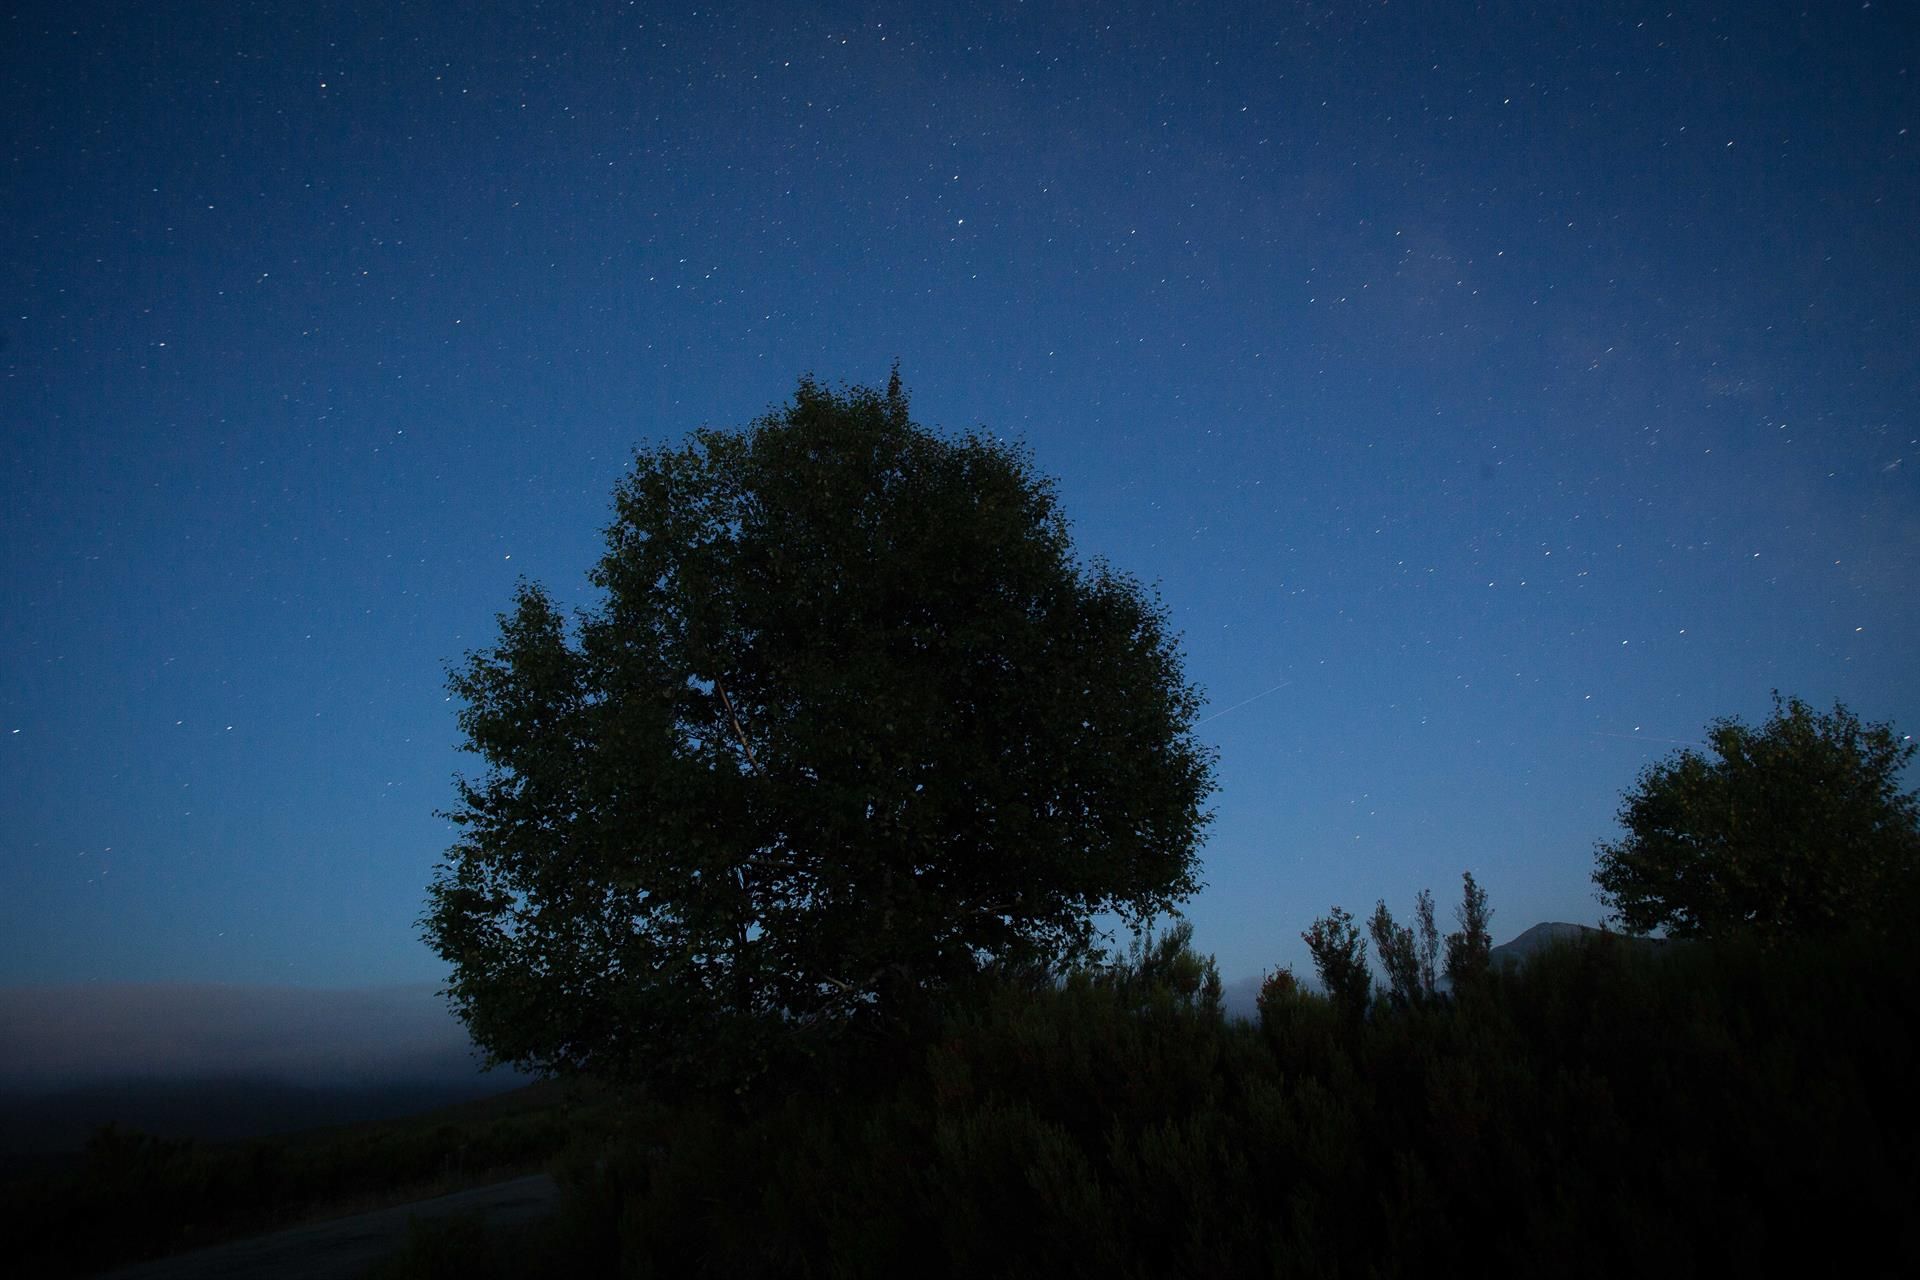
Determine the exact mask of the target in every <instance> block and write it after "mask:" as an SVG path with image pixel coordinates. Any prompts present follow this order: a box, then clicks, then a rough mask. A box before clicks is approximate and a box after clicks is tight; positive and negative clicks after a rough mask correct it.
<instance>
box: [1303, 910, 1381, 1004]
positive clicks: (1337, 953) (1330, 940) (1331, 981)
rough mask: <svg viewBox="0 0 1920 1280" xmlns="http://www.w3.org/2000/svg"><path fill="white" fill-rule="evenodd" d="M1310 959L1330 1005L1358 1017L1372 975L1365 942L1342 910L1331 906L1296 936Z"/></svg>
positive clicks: (1366, 1000) (1368, 993)
mask: <svg viewBox="0 0 1920 1280" xmlns="http://www.w3.org/2000/svg"><path fill="white" fill-rule="evenodd" d="M1300 938H1301V941H1303V942H1305V943H1306V944H1307V951H1308V952H1309V953H1310V954H1311V955H1312V956H1313V969H1314V972H1315V973H1317V974H1319V975H1320V985H1321V986H1322V987H1324V988H1325V989H1326V992H1327V995H1328V997H1329V998H1331V999H1332V1001H1333V1003H1334V1004H1335V1005H1336V1006H1337V1007H1339V1008H1340V1009H1342V1010H1345V1011H1346V1013H1347V1014H1348V1015H1349V1016H1351V1017H1355V1018H1358V1017H1361V1016H1362V1015H1364V1014H1365V1013H1366V1010H1367V1005H1368V1003H1369V1002H1370V1001H1371V1000H1372V998H1373V973H1372V971H1371V970H1370V969H1368V967H1367V943H1366V940H1365V939H1364V938H1362V937H1361V936H1360V929H1359V926H1357V925H1355V924H1354V923H1353V916H1352V915H1351V914H1349V913H1348V911H1347V909H1346V908H1345V907H1334V908H1332V909H1331V910H1329V911H1328V912H1327V914H1326V915H1324V916H1321V917H1320V918H1319V919H1317V920H1315V921H1314V922H1313V923H1312V924H1311V925H1309V926H1308V927H1307V928H1306V930H1305V931H1304V932H1303V933H1301V935H1300Z"/></svg>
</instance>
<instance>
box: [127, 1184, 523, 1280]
mask: <svg viewBox="0 0 1920 1280" xmlns="http://www.w3.org/2000/svg"><path fill="white" fill-rule="evenodd" d="M559 1194H560V1189H559V1188H558V1187H556V1186H554V1184H553V1179H552V1178H550V1177H548V1176H547V1175H546V1174H544V1173H536V1174H531V1175H529V1176H527V1177H524V1178H515V1179H514V1180H513V1181H511V1182H496V1183H494V1184H493V1185H492V1186H489V1187H475V1188H473V1189H472V1190H470V1191H456V1192H454V1193H453V1194H452V1195H446V1196H438V1197H436V1198H434V1199H432V1200H416V1201H414V1202H413V1203H412V1204H403V1205H396V1206H394V1207H393V1208H391V1209H381V1210H379V1211H378V1212H375V1213H362V1214H356V1215H355V1216H353V1217H351V1218H336V1219H334V1220H333V1221H332V1222H317V1223H314V1224H313V1225H311V1226H306V1227H295V1228H293V1229H292V1230H289V1231H279V1232H275V1233H274V1234H273V1235H270V1236H255V1237H253V1238H252V1239H250V1240H234V1241H230V1242H229V1243H227V1244H222V1245H215V1246H214V1247H213V1248H211V1249H199V1250H196V1251H194V1252H193V1253H182V1254H178V1255H176V1256H174V1257H171V1258H161V1259H158V1260H156V1261H154V1262H142V1263H139V1264H137V1265H135V1266H131V1267H123V1268H121V1269H120V1270H118V1271H109V1272H107V1273H106V1274H105V1275H104V1276H103V1277H101V1280H254V1278H255V1277H258V1278H259V1280H269V1278H271V1280H354V1278H355V1277H358V1276H359V1275H360V1274H361V1273H363V1272H364V1271H366V1269H367V1268H368V1267H370V1266H372V1265H373V1264H374V1263H376V1262H378V1261H380V1260H381V1259H382V1258H385V1257H387V1256H388V1255H390V1254H392V1253H393V1252H394V1251H395V1250H397V1249H398V1248H399V1247H400V1245H401V1244H402V1243H403V1242H404V1241H405V1240H406V1238H407V1220H408V1219H409V1218H444V1217H447V1216H449V1215H452V1214H456V1213H475V1212H478V1213H480V1214H482V1215H483V1216H484V1217H485V1218H486V1221H487V1222H488V1224H489V1225H495V1226H506V1225H511V1224H513V1223H516V1222H527V1221H529V1220H531V1219H533V1218H537V1217H540V1216H541V1215H542V1214H545V1213H547V1212H548V1211H549V1210H551V1209H552V1208H553V1206H554V1202H555V1200H556V1199H558V1197H559Z"/></svg>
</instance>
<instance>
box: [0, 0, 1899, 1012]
mask: <svg viewBox="0 0 1920 1280" xmlns="http://www.w3.org/2000/svg"><path fill="white" fill-rule="evenodd" d="M1917 37H1920V22H1916V20H1915V16H1914V11H1913V8H1912V6H1911V5H1909V4H1907V3H1904V2H1901V3H1876V4H1871V5H1862V4H1857V3H1843V4H1833V5H1826V4H1800V5H1793V6H1780V5H1776V4H1773V3H1770V2H1769V0H1743V2H1741V3H1699V4H1689V5H1685V6H1677V7H1675V8H1674V9H1673V11H1669V10H1668V8H1666V7H1664V6H1661V5H1650V4H1612V3H1596V4H1581V5H1563V4H1542V5H1538V6H1522V5H1516V4H1503V3H1485V4H1481V5H1478V6H1468V5H1421V4H1411V3H1391V4H1367V3H1359V2H1357V0H1356V2H1354V3H1346V2H1340V3H1315V4H1285V3H1274V4H1250V5H1245V6H1233V5H1225V4H1220V5H1215V4H1209V5H1205V6H1200V5H1193V6H1170V5H1161V6H1157V7H1147V6H1138V5H1132V4H1127V3H1110V2H1105V0H1103V2H1101V3H1086V4H1077V3H1046V4H1038V3H1036V4H1020V3H1013V2H1011V0H1005V2H1001V3H988V4H967V5H951V4H920V3H888V4H841V3H825V4H813V5H806V6H801V5H758V4H755V5H748V4H742V5H733V4H718V5H714V6H712V7H708V6H706V5H699V6H697V7H695V6H693V5H676V6H673V7H667V6H655V5H632V6H624V7H623V6H615V5H580V6H573V5H567V4H545V5H524V6H508V5H472V4H459V5H455V4H449V3H407V2H404V0H403V2H399V3H393V4H380V5H371V4H369V5H344V4H338V3H316V4H312V5H287V4H276V3H264V2H263V3H256V4H241V3H230V2H227V0H208V2H206V3H195V4H192V5H146V4H106V3H83V4H79V5H74V4H70V3H62V4H57V5H55V4H48V5H31V4H30V5H24V6H15V7H13V8H12V9H11V10H10V11H9V12H7V14H6V15H5V16H4V19H3V20H0V110H4V118H5V121H6V125H7V128H6V135H5V136H6V144H5V163H6V173H5V180H4V182H0V229H3V231H0V259H3V260H0V299H3V301H4V310H3V311H0V465H3V466H4V486H5V487H4V491H3V492H0V497H3V498H4V502H3V503H0V574H3V575H4V578H3V585H4V597H3V600H4V603H3V604H0V805H3V806H4V817H5V820H4V823H0V889H3V890H4V892H0V982H4V983H47V982H106V981H134V980H139V981H154V982H209V981H216V982H249V983H252V982H265V983H286V984H294V985H309V986H324V985H335V986H341V985H354V984H373V983H389V982H391V983H399V982H409V983H417V982H423V981H433V980H436V979H438V978H439V977H441V976H442V974H443V967H442V965H441V963H440V962H439V961H438V960H437V959H436V958H435V957H434V956H433V955H432V954H431V953H430V952H429V951H428V950H427V949H426V947H425V946H424V944H422V943H421V942H420V941H419V940H418V937H417V933H416V930H415V925H414V922H415V919H416V917H417V916H418V914H419V912H420V910H421V909H422V906H423V894H424V887H425V885H426V883H427V880H428V878H429V875H430V873H431V869H432V866H433V864H434V863H435V862H436V861H437V859H438V858H439V857H440V855H441V852H442V851H443V850H444V849H445V847H446V846H447V844H448V843H449V840H450V836H449V828H448V826H447V824H446V822H445V821H444V819H442V818H439V817H437V816H436V812H435V811H436V810H437V809H440V808H443V807H447V806H449V805H450V804H451V803H452V800H453V789H452V777H453V775H454V774H455V772H456V771H459V770H461V769H466V768H473V767H476V765H477V762H475V761H473V760H472V759H471V758H470V757H464V756H462V755H461V754H460V753H459V752H458V750H457V742H458V733H457V730H456V727H455V724H454V711H455V706H454V704H452V703H450V702H449V701H448V700H447V694H446V691H445V688H444V673H445V668H446V665H447V664H448V663H449V662H452V661H456V660H458V658H459V657H460V655H461V654H462V653H464V652H465V651H467V650H468V649H471V648H473V647H475V646H477V645H481V644H484V643H486V642H487V640H488V639H489V637H490V636H491V634H492V629H493V625H494V624H493V618H494V615H495V614H496V613H497V612H498V611H499V610H501V609H503V608H505V607H506V606H507V604H508V602H509V599H510V595H511V592H512V589H513V585H514V583H515V581H516V579H518V578H519V577H521V576H522V575H525V576H527V577H530V578H532V579H535V580H537V581H540V582H542V583H544V584H546V585H547V586H548V587H549V588H550V589H551V590H552V591H553V592H554V593H555V594H556V595H557V596H558V597H559V598H560V599H561V600H562V601H565V602H570V603H588V602H589V601H590V600H591V595H590V588H589V587H588V585H587V583H586V580H585V573H586V570H587V569H588V567H589V565H590V564H591V563H592V562H593V560H594V559H595V558H596V557H597V555H598V553H599V550H600V530H601V529H602V527H603V526H604V524H605V522H606V520H607V518H608V512H609V497H610V494H611V491H612V487H613V485H614V483H615V481H616V479H617V478H618V477H619V476H620V475H621V473H622V471H623V470H624V468H625V467H626V465H627V463H628V461H629V460H630V458H631V456H632V451H633V449H634V448H635V447H636V446H638V445H643V444H648V443H655V442H661V441H671V440H675V439H677V438H679V437H680V436H681V435H682V434H683V433H685V432H686V431H688V430H689V429H691V428H693V427H696V426H699V425H702V424H711V425H715V426H734V425H740V424H743V423H745V422H748V421H749V420H751V419H753V418H754V417H756V416H758V415H760V414H761V413H763V412H765V411H767V410H768V409H769V408H771V407H773V406H776V405H778V404H780V403H782V402H784V401H785V400H786V399H787V398H788V397H789V396H790V395H791V393H792V391H793V388H794V386H795V383H796V382H797V380H798V378H799V376H800V375H801V374H802V373H805V372H809V371H811V372H812V373H814V374H815V375H817V376H818V377H820V378H821V379H823V380H825V381H828V382H830V383H838V382H843V381H844V382H855V383H866V384H875V383H883V382H884V380H885V378H886V376H887V372H888V369H889V367H890V365H891V364H892V363H893V362H894V361H895V360H898V361H899V364H900V368H901V372H902V376H903V378H904V379H905V382H906V384H907V387H908V390H909V391H910V393H911V395H912V397H913V409H914V416H915V418H916V419H917V420H919V421H921V422H923V423H925V424H927V425H929V426H933V427H937V428H943V429H947V430H963V429H967V428H971V427H975V426H984V427H986V428H988V429H990V430H993V431H995V432H999V433H1001V434H1004V435H1006V436H1009V437H1017V438H1019V439H1021V440H1024V441H1025V442H1027V443H1028V444H1029V445H1030V446H1031V448H1032V450H1033V452H1034V455H1035V460H1036V463H1037V465H1038V467H1039V469H1040V470H1042V471H1044V472H1046V473H1048V474H1051V475H1053V476H1055V477H1057V478H1058V481H1059V486H1060V494H1061V498H1062V502H1063V505H1064V508H1065V510H1066V512H1067V514H1068V515H1069V517H1070V518H1071V519H1072V520H1073V528H1074V536H1075V539H1076V544H1077V546H1078V547H1079V548H1080V550H1081V551H1082V552H1083V553H1085V554H1087V555H1094V554H1099V555H1104V556H1106V557H1108V558H1110V559H1111V560H1112V561H1113V562H1114V563H1115V564H1117V565H1118V566H1120V567H1121V568H1124V569H1127V570H1129V571H1131V572H1133V573H1135V574H1137V575H1138V576H1139V577H1141V578H1142V579H1143V580H1145V581H1148V582H1152V583H1157V584H1158V586H1159V589H1160V591H1161V593H1162V596H1163V598H1164V600H1165V602H1166V604H1167V607H1168V608H1169V610H1170V612H1171V615H1172V620H1173V623H1174V625H1175V626H1176V627H1177V628H1178V629H1179V630H1180V631H1181V632H1182V633H1183V635H1184V640H1183V645H1184V650H1185V653H1186V655H1187V669H1188V674H1189V675H1190V676H1191V677H1192V678H1193V679H1194V680H1196V681H1197V682H1198V683H1199V684H1200V685H1202V686H1203V688H1204V689H1205V691H1206V693H1207V696H1208V697H1209V699H1210V705H1209V707H1208V709H1207V711H1206V712H1205V713H1204V715H1205V719H1204V720H1203V722H1202V725H1201V728H1200V732H1201V734H1202V736H1203V737H1205V738H1206V739H1207V740H1208V741H1209V742H1211V743H1213V744H1214V745H1216V746H1217V747H1218V749H1219V752H1220V761H1219V775H1220V782H1221V788H1220V791H1219V793H1218V794H1217V796H1216V797H1215V799H1214V807H1215V811H1216V816H1215V819H1214V822H1213V824H1212V828H1211V834H1210V838H1209V840H1208V843H1207V845H1206V846H1205V849H1204V851H1203V857H1204V865H1205V870H1204V878H1205V880H1206V881H1207V883H1208V888H1207V889H1206V890H1205V892H1203V893H1202V894H1201V895H1200V896H1199V897H1198V898H1196V899H1195V900H1194V901H1193V903H1192V904H1191V907H1190V911H1189V915H1190V917H1191V919H1192V920H1193V922H1194V924H1195V927H1196V941H1197V942H1198V943H1199V945H1200V946H1201V947H1202V948H1203V949H1205V950H1209V951H1212V952H1214V953H1216V954H1217V956H1218V958H1219V961H1220V964H1221V968H1222V970H1223V972H1224V974H1225V975H1226V976H1227V977H1228V978H1230V979H1232V978H1237V977H1245V976H1247V975H1253V974H1257V973H1259V972H1260V971H1261V970H1263V969H1265V968H1267V967H1270V966H1272V965H1276V964H1281V963H1291V964H1294V965H1295V966H1296V967H1298V968H1301V969H1304V968H1305V967H1306V966H1305V950H1304V948H1303V947H1302V946H1301V944H1300V942H1299V939H1298V934H1299V931H1300V930H1301V929H1302V928H1304V927H1305V926H1306V924H1307V923H1308V922H1309V921H1310V920H1311V919H1312V918H1313V917H1314V916H1315V915H1317V914H1320V913H1321V912H1323V911H1324V910H1325V909H1326V908H1327V907H1328V906H1329V905H1331V904H1334V903H1341V904H1344V905H1346V906H1348V907H1349V908H1351V909H1354V910H1356V911H1360V910H1364V909H1366V908H1368V907H1370V905H1371V904H1372V902H1373V900H1374V899H1375V898H1376V897H1381V896H1385V897H1386V898H1387V899H1388V900H1389V902H1390V904H1392V905H1394V906H1395V907H1396V908H1399V909H1401V910H1402V911H1403V912H1404V910H1405V909H1407V908H1409V907H1410V906H1411V902H1412V897H1413V894H1414V892H1415V891H1416V890H1418V889H1419V888H1421V887H1422V886H1432V887H1433V888H1434V889H1435V890H1436V892H1437V894H1438V896H1439V898H1440V901H1441V903H1442V904H1443V908H1445V907H1447V906H1449V905H1450V904H1451V903H1452V902H1453V901H1454V900H1455V899H1456V898H1457V891H1458V884H1459V875H1460V873H1461V871H1462V870H1464V869H1467V868H1471V869H1472V870H1473V871H1474V872H1475V874H1476V876H1477V877H1478V878H1479V879H1480V880H1481V882H1482V883H1483V884H1484V885H1485V886H1486V887H1487V888H1488V889H1489V890H1490V892H1491V894H1492V902H1493V906H1494V909H1495V912H1496V921H1495V928H1494V933H1495V935H1496V939H1499V938H1503V937H1506V936H1510V935H1511V934H1513V933H1517V932H1518V931H1520V930H1521V929H1523V928H1525V927H1526V926H1527V925H1530V924H1532V923H1534V922H1536V921H1538V920H1543V919H1560V920H1574V921H1582V922H1589V923H1591V922H1593V921H1595V920H1596V919H1598V917H1599V916H1600V915H1601V914H1602V907H1601V905H1600V904H1599V903H1598V901H1597V900H1596V899H1595V898H1594V896H1593V891H1592V887H1591V884H1590V882H1589V879H1588V877H1589V874H1590V872H1591V870H1592V866H1593V846H1594V842H1595V841H1596V840H1599V839H1604V838H1607V837H1609V836H1611V835H1612V834H1614V833H1615V831H1616V828H1615V826H1614V823H1613V815H1614V813H1615V810H1616V809H1617V807H1618V802H1619V796H1620V792H1621V791H1622V790H1623V789H1625V788H1626V787H1628V786H1629V785H1631V783H1632V781H1633V779H1634V776H1635V774H1636V773H1637V772H1638V771H1639V770H1640V769H1641V768H1642V767H1644V766H1645V765H1646V764H1648V763H1650V762H1652V761H1655V760H1658V759H1660V758H1661V757H1663V756H1664V755H1666V754H1667V753H1668V752H1670V751H1672V750H1674V749H1675V748H1676V747H1677V746H1679V745H1681V744H1683V743H1687V742H1690V741H1692V740H1694V739H1696V738H1697V737H1698V736H1699V734H1700V732H1701V730H1702V728H1703V726H1704V725H1705V724H1706V722H1707V721H1708V720H1710V719H1711V718H1713V717H1715V716H1719V715H1728V714H1737V715H1740V716H1743V717H1745V718H1746V719H1748V720H1750V721H1753V720H1758V719H1760V718H1762V717H1764V715H1765V714H1766V712H1767V711H1768V709H1769V706H1770V701H1769V696H1768V695H1769V691H1770V690H1771V689H1774V688H1776V687H1777V688H1779V689H1781V690H1783V691H1784V692H1787V693H1793V694H1798V695H1800V696H1802V697H1805V698H1807V699H1808V700H1809V701H1812V702H1814V703H1815V704H1816V705H1820V706H1823V707H1824V706H1830V705H1831V703H1832V702H1833V700H1835V699H1840V700H1843V701H1845V702H1846V703H1847V704H1848V705H1849V706H1850V707H1852V708H1853V709H1854V710H1855V711H1857V712H1859V713H1860V714H1862V715H1863V716H1865V717H1867V718H1868V719H1872V720H1890V721H1892V722H1894V723H1895V725H1896V727H1897V728H1899V729H1901V730H1902V731H1905V732H1911V731H1913V730H1914V729H1915V726H1917V725H1920V664H1916V663H1915V661H1914V658H1913V655H1914V652H1915V650H1916V645H1915V630H1916V623H1920V603H1916V602H1917V601H1920V592H1916V591H1915V590H1914V589H1913V588H1914V585H1915V583H1916V580H1917V573H1916V571H1917V570H1920V492H1917V491H1916V472H1917V471H1920V441H1917V440H1916V437H1920V425H1917V424H1916V421H1915V406H1916V403H1920V396H1916V392H1920V360H1916V355H1915V353H1916V352H1920V248H1917V247H1916V246H1920V234H1917V233H1920V225H1917V224H1920V134H1916V133H1915V132H1914V130H1916V129H1920V110H1916V107H1920V94H1917V92H1916V83H1915V81H1916V79H1917V78H1920V73H1917V72H1916V64H1917V63H1920V58H1917V57H1916V54H1920V39H1917ZM1444 914H1445V911H1444V910H1443V915H1444Z"/></svg>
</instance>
